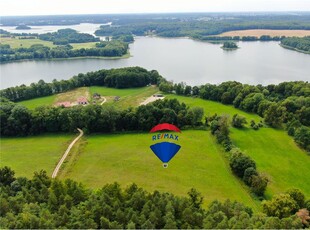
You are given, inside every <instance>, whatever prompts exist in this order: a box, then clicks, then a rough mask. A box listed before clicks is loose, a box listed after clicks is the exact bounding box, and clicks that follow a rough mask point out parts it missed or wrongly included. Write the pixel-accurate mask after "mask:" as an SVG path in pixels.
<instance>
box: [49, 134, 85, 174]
mask: <svg viewBox="0 0 310 230" xmlns="http://www.w3.org/2000/svg"><path fill="white" fill-rule="evenodd" d="M77 130H78V131H79V132H80V135H78V136H77V137H76V138H75V139H74V140H73V141H72V142H71V144H70V145H69V146H68V148H67V150H66V152H65V153H64V155H63V156H62V158H61V159H60V161H59V162H58V164H57V166H56V168H55V169H54V172H53V174H52V178H56V177H57V174H58V171H59V169H60V167H61V165H62V164H63V162H64V161H65V159H66V157H67V156H68V154H69V152H70V150H71V148H72V147H73V145H74V144H75V143H76V142H77V141H78V140H79V139H80V138H81V137H82V136H83V135H84V132H83V130H81V129H79V128H78V129H77Z"/></svg>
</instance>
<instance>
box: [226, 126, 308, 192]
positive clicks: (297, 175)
mask: <svg viewBox="0 0 310 230" xmlns="http://www.w3.org/2000/svg"><path fill="white" fill-rule="evenodd" d="M231 130H232V132H231V138H232V140H233V143H234V144H236V145H237V146H238V147H239V148H240V149H241V150H242V151H244V153H246V154H247V155H249V156H250V157H252V158H253V159H254V160H255V162H256V165H257V168H258V171H259V172H262V173H265V174H267V176H268V178H269V179H270V183H269V184H268V186H267V194H266V195H267V196H268V197H270V196H271V195H273V194H276V193H281V192H284V191H286V190H287V189H289V188H299V189H301V190H302V191H303V193H304V194H305V195H306V197H309V196H310V183H309V175H310V167H309V166H310V156H309V155H307V153H306V152H305V151H303V150H301V149H300V148H299V147H298V146H297V145H296V143H295V142H294V140H293V139H292V137H290V136H288V135H287V134H286V132H285V131H284V130H276V129H272V128H261V129H259V130H258V131H255V130H253V129H231Z"/></svg>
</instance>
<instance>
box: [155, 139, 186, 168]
mask: <svg viewBox="0 0 310 230" xmlns="http://www.w3.org/2000/svg"><path fill="white" fill-rule="evenodd" d="M150 148H151V149H152V151H153V152H154V153H155V155H156V156H157V157H158V158H159V160H161V161H162V162H163V166H164V168H167V167H168V162H169V161H170V160H171V159H172V158H173V157H174V155H175V154H176V153H177V152H178V151H179V150H180V148H181V146H180V145H177V144H174V143H170V142H161V143H156V144H154V145H151V146H150Z"/></svg>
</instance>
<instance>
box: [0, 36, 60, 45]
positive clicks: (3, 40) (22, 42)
mask: <svg viewBox="0 0 310 230" xmlns="http://www.w3.org/2000/svg"><path fill="white" fill-rule="evenodd" d="M0 43H1V44H8V45H10V46H11V48H21V47H23V48H29V47H30V46H32V45H37V44H42V45H44V46H48V47H56V46H55V45H54V44H53V42H50V41H43V40H40V39H37V38H34V39H18V37H15V38H12V37H1V38H0Z"/></svg>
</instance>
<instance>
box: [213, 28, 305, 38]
mask: <svg viewBox="0 0 310 230" xmlns="http://www.w3.org/2000/svg"><path fill="white" fill-rule="evenodd" d="M262 35H269V36H271V37H275V36H286V37H304V36H310V31H309V30H261V29H257V30H234V31H228V32H225V33H222V34H220V35H219V36H241V37H243V36H256V37H260V36H262Z"/></svg>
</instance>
